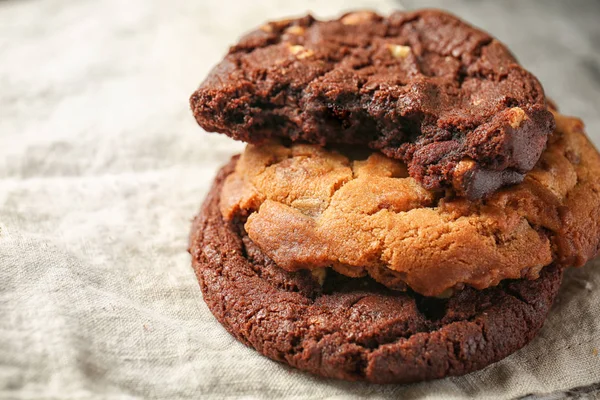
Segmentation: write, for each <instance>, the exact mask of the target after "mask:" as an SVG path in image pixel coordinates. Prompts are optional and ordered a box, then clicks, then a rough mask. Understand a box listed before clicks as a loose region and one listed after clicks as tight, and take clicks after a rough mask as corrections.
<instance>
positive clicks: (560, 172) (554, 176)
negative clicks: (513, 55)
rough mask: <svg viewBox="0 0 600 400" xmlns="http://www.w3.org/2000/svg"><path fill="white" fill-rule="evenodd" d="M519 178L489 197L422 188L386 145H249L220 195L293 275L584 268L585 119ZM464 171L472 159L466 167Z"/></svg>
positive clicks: (595, 204)
mask: <svg viewBox="0 0 600 400" xmlns="http://www.w3.org/2000/svg"><path fill="white" fill-rule="evenodd" d="M556 125H557V127H556V130H555V132H554V133H553V134H552V135H551V137H550V139H549V141H548V146H547V148H546V150H545V151H544V153H543V154H542V156H541V158H540V160H539V162H538V163H537V165H536V166H535V168H534V169H532V170H531V171H530V172H528V173H527V175H526V177H525V179H524V181H523V182H521V183H520V184H517V185H514V186H511V187H508V188H504V189H502V190H499V191H498V192H496V193H494V194H492V195H490V196H489V197H488V198H487V199H485V200H481V201H469V200H466V199H465V198H461V197H456V196H454V195H453V194H452V193H446V194H441V193H436V192H431V191H428V190H426V189H424V188H423V187H421V186H420V185H419V184H418V183H417V182H416V181H415V180H414V179H413V178H411V177H409V176H408V174H407V172H406V166H405V165H404V164H403V163H402V162H400V161H398V160H394V159H391V158H387V157H385V156H384V155H382V154H380V153H378V152H370V151H364V152H362V153H365V154H356V152H352V151H341V149H340V148H339V147H334V148H322V147H320V146H317V145H309V144H293V145H290V146H285V145H281V144H278V143H274V142H270V143H267V144H264V145H258V146H257V145H248V146H247V148H246V150H245V151H244V153H243V154H242V156H241V158H240V160H239V162H238V163H237V166H236V170H235V172H234V173H232V174H231V175H229V177H228V178H227V180H226V182H225V184H224V187H223V193H222V195H221V213H222V216H223V217H224V219H225V220H234V219H236V218H237V219H243V220H244V221H247V222H246V223H245V224H244V229H245V231H246V232H247V233H248V236H249V237H250V238H251V239H252V241H253V242H254V243H255V244H256V245H257V246H258V247H259V248H260V249H261V250H262V251H263V252H264V253H265V254H266V255H267V256H268V257H269V258H271V259H272V260H273V261H274V262H275V263H277V265H278V266H279V267H281V268H283V269H285V270H288V271H295V270H299V269H315V268H322V267H331V268H333V269H334V270H336V271H337V272H339V273H341V274H344V275H348V276H351V277H361V276H365V275H367V274H368V275H370V276H371V277H373V278H374V279H375V280H376V281H378V282H380V283H382V284H384V285H386V286H388V287H390V288H393V289H400V290H403V289H405V288H406V286H407V285H408V286H409V287H410V288H412V289H413V290H414V291H416V292H418V293H420V294H422V295H425V296H438V295H441V294H442V293H444V292H446V293H447V291H450V290H452V289H454V288H457V287H458V288H460V287H462V286H464V285H468V286H471V287H474V288H476V289H485V288H487V287H490V286H495V285H497V284H498V283H499V282H500V281H502V280H504V279H519V278H527V279H535V278H537V277H538V274H539V271H540V270H541V269H542V268H543V267H544V266H546V265H549V264H552V263H556V264H558V265H560V266H581V265H583V264H584V263H585V262H586V261H588V260H589V259H591V258H592V257H594V256H595V255H596V254H597V252H598V247H599V246H600V154H598V152H597V151H596V149H595V148H594V146H593V145H592V144H591V143H590V141H589V140H588V138H587V137H586V135H585V133H584V132H583V124H582V122H581V121H580V120H579V119H577V118H572V117H567V116H564V115H560V114H558V113H557V114H556ZM459 168H461V166H460V165H459Z"/></svg>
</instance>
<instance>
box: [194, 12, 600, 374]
mask: <svg viewBox="0 0 600 400" xmlns="http://www.w3.org/2000/svg"><path fill="white" fill-rule="evenodd" d="M191 107H192V110H193V112H194V116H195V118H196V120H197V121H198V123H199V124H200V126H202V127H203V128H204V129H205V130H207V131H214V132H220V133H224V134H226V135H228V136H231V137H232V138H234V139H238V140H243V141H245V142H248V143H249V144H248V145H247V147H246V150H245V151H244V153H243V154H242V155H241V156H237V157H234V158H233V159H232V160H231V162H230V163H229V164H228V165H227V166H225V167H224V168H223V169H222V170H221V172H220V173H219V174H218V176H217V178H216V181H215V183H214V186H213V188H212V190H211V192H210V194H209V195H208V198H207V199H206V201H205V203H204V205H203V207H202V210H201V212H200V215H199V216H198V217H197V218H196V219H195V221H194V225H193V230H192V234H191V240H190V252H191V254H192V258H193V266H194V269H195V271H196V274H197V277H198V280H199V282H200V286H201V288H202V291H203V294H204V300H205V301H206V303H207V304H208V306H209V308H210V309H211V311H212V312H213V314H214V315H215V316H216V317H217V319H218V320H219V321H220V322H221V323H222V324H223V326H225V328H226V329H227V330H228V331H229V332H230V333H231V334H233V335H234V336H235V337H236V338H238V339H239V340H240V341H242V342H243V343H246V344H248V345H249V346H252V347H254V348H255V349H257V350H258V351H259V352H261V353H262V354H264V355H266V356H268V357H270V358H273V359H275V360H278V361H282V362H285V363H288V364H290V365H292V366H295V367H297V368H300V369H303V370H306V371H310V372H312V373H315V374H319V375H323V376H327V377H335V378H340V379H347V380H365V381H370V382H380V383H383V382H414V381H419V380H425V379H433V378H441V377H444V376H447V375H460V374H465V373H468V372H470V371H473V370H477V369H480V368H483V367H484V366H486V365H488V364H490V363H492V362H495V361H497V360H500V359H502V358H504V357H506V356H507V355H509V354H511V353H512V352H514V351H516V350H518V349H519V348H521V347H522V346H524V345H525V344H526V343H527V342H529V341H530V340H531V339H532V338H533V337H534V335H535V334H536V332H537V331H538V330H539V329H540V328H541V326H542V324H543V322H544V319H545V317H546V315H547V313H548V311H549V309H550V307H551V305H552V302H553V300H554V298H555V296H556V294H557V292H558V289H559V286H560V282H561V278H562V272H563V269H564V267H567V266H581V265H583V264H584V263H585V262H586V261H587V260H589V259H590V258H592V257H594V256H595V255H596V253H597V252H598V247H599V244H600V175H599V172H600V155H599V154H598V153H597V151H596V150H595V149H594V147H593V145H592V144H591V143H590V142H589V140H588V139H587V137H586V136H585V134H584V132H583V124H582V122H581V121H580V120H578V119H576V118H571V117H566V116H563V115H560V114H559V113H558V112H557V111H556V107H555V106H553V105H552V104H550V103H549V102H548V101H547V100H546V98H545V95H544V91H543V89H542V87H541V85H540V83H539V82H538V80H537V79H536V78H535V77H534V76H533V75H532V74H531V73H529V72H528V71H526V70H525V69H523V67H522V66H520V65H519V64H518V63H517V61H516V60H515V58H514V57H513V56H512V54H511V53H510V51H509V50H508V49H507V48H506V47H505V46H504V45H503V44H501V43H500V42H498V41H497V40H496V39H494V38H492V37H491V36H490V35H488V34H487V33H485V32H482V31H480V30H478V29H476V28H474V27H472V26H470V25H468V24H466V23H465V22H463V21H461V20H459V19H458V18H456V17H454V16H452V15H449V14H446V13H444V12H441V11H433V10H422V11H416V12H396V13H394V14H392V15H390V16H389V17H387V18H384V17H382V16H379V15H377V14H375V13H372V12H366V11H361V12H353V13H349V14H346V15H344V16H342V17H341V18H339V19H337V20H333V21H318V20H315V19H314V18H312V17H311V16H307V17H304V18H299V19H290V20H283V21H277V22H271V23H268V24H266V25H263V26H262V27H260V28H259V29H258V30H256V31H254V32H251V33H250V34H248V35H246V36H245V37H243V38H242V39H241V40H240V42H239V43H238V44H237V45H235V46H233V47H232V48H231V49H230V50H229V53H228V54H227V56H226V57H225V59H224V60H223V61H222V62H221V63H220V64H219V65H218V66H216V67H215V68H214V70H213V71H212V72H211V74H210V75H209V77H208V78H207V79H206V80H205V81H204V82H203V83H202V84H201V86H200V87H199V89H198V90H197V91H196V92H195V93H194V94H193V95H192V97H191Z"/></svg>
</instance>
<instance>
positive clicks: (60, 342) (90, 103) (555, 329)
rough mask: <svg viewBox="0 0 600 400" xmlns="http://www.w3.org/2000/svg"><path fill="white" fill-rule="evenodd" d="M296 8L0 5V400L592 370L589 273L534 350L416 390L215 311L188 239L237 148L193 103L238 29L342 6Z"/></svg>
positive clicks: (282, 390)
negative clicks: (317, 361)
mask: <svg viewBox="0 0 600 400" xmlns="http://www.w3.org/2000/svg"><path fill="white" fill-rule="evenodd" d="M296 3H299V2H288V1H284V0H280V1H275V0H272V1H267V0H265V1H252V2H239V3H235V4H234V3H233V2H228V1H221V2H200V1H186V0H177V1H168V2H167V1H158V0H157V1H153V2H152V1H147V0H133V1H127V2H124V1H118V0H113V1H95V0H87V1H84V0H82V1H77V2H68V1H61V0H45V1H41V0H30V1H14V0H8V1H2V2H0V54H2V58H1V60H2V62H0V398H10V399H40V398H42V399H44V398H45V399H100V398H109V399H123V398H162V399H176V398H201V397H202V398H234V397H243V398H272V399H276V398H282V397H289V398H296V399H310V398H334V399H335V398H337V399H342V398H344V399H345V398H352V397H370V398H401V397H402V398H454V399H462V398H468V397H473V396H478V397H486V398H497V399H504V398H513V397H516V396H522V395H525V394H527V393H531V392H556V391H562V390H565V389H568V388H573V387H577V386H582V385H591V384H593V383H595V382H599V381H600V356H599V355H598V349H600V329H599V328H600V322H599V318H600V315H599V311H598V310H600V268H593V266H588V267H586V268H584V269H579V270H572V271H570V272H569V273H568V274H567V278H566V281H565V285H564V287H563V290H562V293H561V295H560V298H559V301H558V303H557V304H556V307H555V309H554V311H553V313H552V315H551V317H550V319H549V320H548V321H547V323H546V326H545V327H544V329H543V331H542V332H541V334H540V335H539V337H538V338H537V339H536V340H535V341H534V342H533V343H532V344H531V345H530V346H529V347H527V348H526V349H525V350H523V351H521V352H518V353H517V354H515V355H513V356H511V357H509V358H508V359H506V360H504V361H503V362H500V363H498V364H496V365H494V366H491V367H489V368H487V369H485V370H483V371H481V372H478V373H474V374H471V375H469V376H467V377H463V378H451V379H446V380H441V381H436V382H431V383H424V384H417V385H412V386H405V387H402V386H370V385H364V384H358V383H345V382H336V381H328V380H322V379H317V378H313V377H311V376H308V375H306V374H304V373H300V372H297V371H294V370H291V369H289V368H287V367H285V366H282V365H280V364H277V363H275V362H272V361H270V360H268V359H266V358H263V357H261V356H259V355H258V354H256V353H255V352H254V351H252V350H250V349H248V348H246V347H244V346H243V345H241V344H239V343H238V342H236V341H235V340H234V339H232V338H231V337H230V336H229V335H228V334H227V333H226V332H225V330H224V329H223V328H222V327H221V326H220V325H219V324H218V323H217V322H216V321H215V319H214V318H213V317H212V316H211V314H210V313H209V311H208V309H207V308H206V306H205V305H204V303H203V301H202V296H201V294H200V291H199V289H198V285H197V283H196V281H195V278H194V276H193V273H192V270H191V267H190V259H189V256H188V254H187V253H186V251H185V250H186V244H187V243H186V241H187V233H188V229H189V223H190V218H191V217H192V215H193V214H194V213H195V212H196V211H197V209H198V207H199V205H200V201H201V199H202V198H203V196H204V194H205V193H206V191H207V189H208V187H209V185H210V181H211V179H212V177H213V174H214V173H215V171H216V169H217V168H218V166H219V165H221V164H223V163H224V162H226V161H227V159H228V157H229V155H231V154H233V153H235V152H238V151H239V150H240V149H241V147H242V146H241V145H240V144H239V143H234V142H232V141H231V140H229V139H227V138H225V137H219V136H217V135H202V134H200V131H199V128H197V127H196V126H195V124H194V122H193V120H192V118H191V116H190V112H189V111H188V109H187V97H188V95H189V94H190V93H191V91H192V90H193V89H194V87H195V86H196V84H197V83H198V81H199V80H200V78H201V77H202V76H204V75H205V74H206V72H207V71H208V69H209V67H210V66H211V65H212V64H214V63H215V62H216V61H217V60H218V59H219V57H220V56H221V55H222V53H223V52H224V51H225V48H226V47H225V46H226V44H227V43H231V42H233V40H234V39H235V37H236V36H238V35H239V34H240V33H241V31H242V30H244V29H245V28H246V27H252V26H256V25H258V24H260V23H261V22H262V20H263V19H265V18H268V17H276V16H281V15H286V14H294V13H295V14H297V13H300V12H302V11H304V10H305V9H307V8H315V9H316V8H318V9H319V10H320V14H332V13H334V12H336V11H338V10H339V9H340V8H341V7H342V6H341V5H342V4H347V3H345V2H343V1H342V0H335V1H329V2H319V1H313V2H309V3H305V4H302V5H299V4H296ZM364 3H365V2H361V1H357V2H355V3H354V5H355V6H357V7H358V6H360V5H361V4H364ZM377 4H378V7H379V8H380V9H381V11H383V12H385V11H387V10H388V9H389V7H388V8H386V7H385V6H386V5H388V6H389V5H390V4H391V3H389V4H388V3H385V2H378V3H377ZM566 111H568V112H570V113H574V114H576V113H575V112H573V110H566ZM598 267H600V265H599V266H598ZM585 392H586V393H591V394H590V395H593V389H592V388H588V389H585ZM560 396H561V395H560V394H557V393H555V394H554V395H552V398H558V397H560Z"/></svg>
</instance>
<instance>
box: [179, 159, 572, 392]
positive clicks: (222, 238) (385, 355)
mask: <svg viewBox="0 0 600 400" xmlns="http://www.w3.org/2000/svg"><path fill="white" fill-rule="evenodd" d="M234 164H235V161H232V163H230V164H229V165H228V166H227V167H225V168H224V169H223V170H222V171H221V172H220V173H219V175H218V177H217V179H216V182H215V184H214V186H213V188H212V190H211V192H210V194H209V196H208V198H207V200H206V202H205V203H204V206H203V208H202V211H201V213H200V215H199V216H198V217H197V218H196V219H195V221H194V224H193V228H192V232H191V238H190V253H191V254H192V262H193V267H194V269H195V271H196V275H197V277H198V280H199V282H200V286H201V288H202V292H203V295H204V300H205V301H206V303H207V304H208V307H209V308H210V310H211V311H212V313H213V314H214V315H215V317H216V318H217V319H218V320H219V322H221V324H223V326H224V327H225V328H226V329H227V330H228V331H229V332H230V333H231V334H232V335H234V336H235V337H236V338H237V339H238V340H240V341H242V342H243V343H245V344H247V345H249V346H252V347H254V348H255V349H257V350H258V351H259V352H260V353H262V354H264V355H266V356H268V357H270V358H272V359H274V360H277V361H281V362H285V363H287V364H289V365H292V366H294V367H297V368H300V369H302V370H305V371H309V372H311V373H314V374H318V375H322V376H326V377H333V378H340V379H346V380H364V381H369V382H376V383H391V382H398V383H406V382H415V381H421V380H426V379H435V378H442V377H444V376H448V375H461V374H465V373H468V372H470V371H474V370H477V369H480V368H483V367H485V366H486V365H488V364H490V363H493V362H495V361H498V360H500V359H502V358H504V357H506V356H507V355H509V354H511V353H512V352H514V351H516V350H518V349H519V348H521V347H523V346H524V345H525V344H526V343H527V342H529V341H530V340H531V339H532V338H533V337H534V336H535V334H536V332H537V331H538V330H539V329H540V328H541V326H542V324H543V322H544V319H545V317H546V315H547V313H548V311H549V309H550V306H551V304H552V302H553V300H554V297H555V295H556V293H557V291H558V289H559V286H560V281H561V277H562V270H561V269H560V268H558V267H555V266H549V267H546V268H544V270H543V271H542V273H541V275H540V278H539V279H537V280H533V281H529V280H519V281H505V282H503V283H502V284H501V285H500V286H497V287H494V288H490V289H486V290H483V291H477V290H474V289H471V288H465V289H464V290H462V291H460V292H459V293H457V294H455V295H454V296H452V297H450V298H448V299H435V298H427V297H423V296H420V295H417V294H414V293H412V292H395V291H391V290H389V289H386V288H385V287H384V286H381V285H379V284H377V283H375V282H374V281H372V280H370V279H368V278H361V279H352V278H346V277H344V276H342V275H339V274H337V273H335V272H327V274H323V270H319V273H316V274H311V273H310V272H309V271H299V272H286V271H284V270H283V269H281V268H279V267H278V266H277V265H275V264H274V263H273V261H271V260H270V259H269V258H267V257H266V256H265V255H264V254H263V253H262V252H261V251H260V250H259V249H258V248H257V247H256V246H255V245H254V244H253V243H252V241H251V240H249V239H248V237H247V236H246V235H245V234H244V231H243V228H242V226H241V224H240V223H236V222H235V221H232V222H225V221H224V220H223V218H222V216H221V213H220V210H219V201H220V193H221V188H222V185H223V181H224V180H225V178H226V176H227V175H229V174H230V173H231V172H232V171H233V168H234Z"/></svg>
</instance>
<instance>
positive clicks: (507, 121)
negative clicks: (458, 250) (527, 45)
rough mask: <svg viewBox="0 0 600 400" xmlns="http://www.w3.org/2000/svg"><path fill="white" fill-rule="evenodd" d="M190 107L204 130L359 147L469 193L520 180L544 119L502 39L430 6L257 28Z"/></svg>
mask: <svg viewBox="0 0 600 400" xmlns="http://www.w3.org/2000/svg"><path fill="white" fill-rule="evenodd" d="M190 103H191V107H192V110H193V112H194V115H195V118H196V120H197V121H198V123H199V124H200V125H201V126H202V127H203V128H204V129H206V130H207V131H214V132H221V133H225V134H226V135H229V136H231V137H233V138H235V139H239V140H243V141H246V142H250V143H263V142H264V141H265V140H268V139H271V138H273V137H280V138H286V139H291V140H292V141H297V140H300V141H306V142H310V143H317V144H320V145H326V144H361V145H368V146H369V147H371V148H373V149H377V150H381V151H382V152H383V153H384V154H386V155H387V156H389V157H392V158H397V159H400V160H403V161H404V162H405V163H406V164H407V166H408V172H409V173H410V175H411V176H412V177H414V178H415V179H417V181H419V182H420V183H421V184H422V185H423V186H424V187H425V188H427V189H433V190H435V189H441V188H451V187H453V188H454V189H456V190H457V192H458V193H459V194H460V195H465V196H467V197H469V198H471V199H476V198H481V197H484V196H486V195H487V194H489V193H492V192H494V191H495V190H496V189H498V188H499V187H501V186H504V185H507V184H514V183H517V182H520V181H521V180H522V179H523V177H524V174H525V173H526V172H527V171H529V170H530V169H531V168H533V166H534V165H535V163H536V162H537V160H538V158H539V157H540V154H541V153H542V150H543V149H544V146H545V144H546V141H547V136H548V134H549V133H550V132H552V129H553V124H554V122H553V119H552V114H551V113H550V112H549V111H547V108H546V100H545V96H544V91H543V89H542V87H541V85H540V83H539V82H538V81H537V79H536V78H535V77H534V76H533V75H532V74H530V73H529V72H527V71H526V70H525V69H523V68H522V67H521V66H520V65H519V64H518V63H517V61H516V60H515V58H514V57H513V56H512V55H511V53H510V52H509V51H508V50H507V49H506V47H505V46H504V45H502V44H501V43H500V42H498V41H497V40H496V39H494V38H492V37H491V36H490V35H488V34H487V33H485V32H482V31H480V30H478V29H475V28H473V27H472V26H470V25H468V24H466V23H465V22H463V21H461V20H460V19H458V18H456V17H454V16H452V15H449V14H446V13H444V12H441V11H435V10H422V11H416V12H395V13H393V14H392V15H390V16H389V17H388V18H383V17H381V16H379V15H377V14H375V13H372V12H366V11H360V12H354V13H350V14H346V15H344V16H343V17H341V18H340V19H337V20H333V21H317V20H315V19H314V18H312V17H311V16H307V17H304V18H300V19H291V20H284V21H277V22H271V23H268V24H266V25H264V26H262V27H261V28H260V29H258V30H256V31H254V32H252V33H250V34H248V35H247V36H245V37H243V38H242V39H241V40H240V42H239V43H238V44H237V45H235V46H233V47H232V48H231V49H230V51H229V53H228V54H227V56H226V57H225V59H224V60H223V61H222V62H221V63H220V64H219V65H217V66H216V67H215V68H214V69H213V71H212V72H211V73H210V75H209V76H208V78H207V79H206V80H205V81H204V82H203V83H202V84H201V85H200V87H199V88H198V90H197V91H196V92H195V93H194V94H193V95H192V96H191V99H190Z"/></svg>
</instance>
